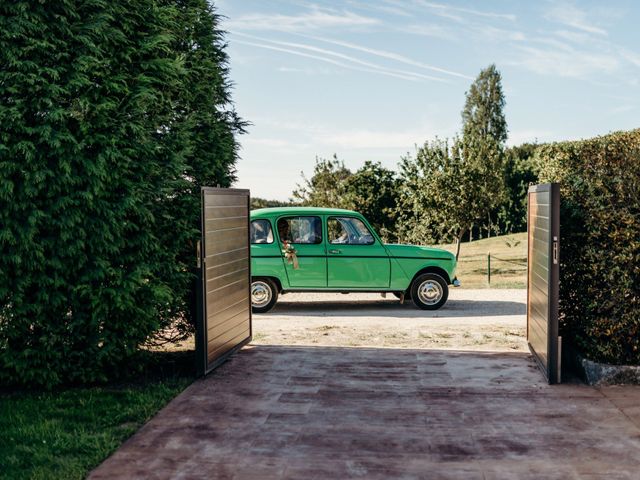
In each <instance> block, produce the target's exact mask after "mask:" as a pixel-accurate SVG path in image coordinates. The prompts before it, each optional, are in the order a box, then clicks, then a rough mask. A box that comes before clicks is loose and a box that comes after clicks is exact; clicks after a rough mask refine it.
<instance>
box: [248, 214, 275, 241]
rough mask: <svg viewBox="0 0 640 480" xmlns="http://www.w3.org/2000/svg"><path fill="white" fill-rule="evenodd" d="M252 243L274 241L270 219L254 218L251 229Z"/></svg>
mask: <svg viewBox="0 0 640 480" xmlns="http://www.w3.org/2000/svg"><path fill="white" fill-rule="evenodd" d="M249 235H250V238H251V243H257V244H259V243H273V230H271V222H270V221H269V220H253V221H252V222H251V228H250V231H249Z"/></svg>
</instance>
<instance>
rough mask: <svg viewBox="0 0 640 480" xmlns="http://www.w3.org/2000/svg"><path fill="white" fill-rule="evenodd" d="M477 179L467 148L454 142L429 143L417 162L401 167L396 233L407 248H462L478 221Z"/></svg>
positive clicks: (408, 160) (405, 162) (412, 160)
mask: <svg viewBox="0 0 640 480" xmlns="http://www.w3.org/2000/svg"><path fill="white" fill-rule="evenodd" d="M475 175H477V173H476V172H475V171H473V170H468V169H467V168H466V164H465V161H464V158H463V156H462V143H461V141H460V139H458V138H455V139H453V141H452V142H451V144H450V143H449V141H447V140H441V139H436V140H434V141H432V142H427V143H425V144H424V145H423V146H422V147H420V148H419V149H418V151H417V152H416V155H415V158H414V157H410V156H407V157H405V158H403V159H402V161H401V163H400V187H399V194H398V206H397V212H398V213H397V215H398V221H397V231H398V237H399V239H400V240H401V241H402V242H408V243H415V244H422V245H424V244H433V243H440V242H449V241H453V240H455V241H457V243H458V251H457V253H456V258H457V256H458V255H459V253H460V242H461V239H462V236H463V235H464V233H465V232H466V230H467V229H468V228H469V225H470V224H471V223H472V222H473V221H474V220H475V219H476V213H475V212H476V211H477V202H478V197H477V196H476V195H475V189H474V185H475V184H477V183H478V181H479V179H478V178H477V177H475Z"/></svg>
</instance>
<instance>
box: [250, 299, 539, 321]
mask: <svg viewBox="0 0 640 480" xmlns="http://www.w3.org/2000/svg"><path fill="white" fill-rule="evenodd" d="M281 298H282V300H279V301H278V303H276V306H275V307H274V308H273V310H271V311H270V312H269V313H267V314H261V315H260V316H264V317H269V316H292V317H295V316H301V317H309V316H313V317H317V316H323V317H343V316H350V317H404V318H446V317H452V318H453V317H479V316H505V315H526V313H527V307H526V305H525V304H524V303H521V302H510V301H495V300H449V301H447V303H446V305H445V306H444V307H442V308H441V309H440V310H434V311H431V310H420V309H419V308H418V307H416V306H415V305H414V304H413V303H412V302H411V300H408V301H405V303H404V304H402V305H401V304H400V302H399V300H396V299H381V300H356V301H353V302H349V301H287V297H286V295H284V296H282V297H281Z"/></svg>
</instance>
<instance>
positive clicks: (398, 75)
mask: <svg viewBox="0 0 640 480" xmlns="http://www.w3.org/2000/svg"><path fill="white" fill-rule="evenodd" d="M236 43H240V44H242V45H248V46H252V47H258V48H263V49H266V50H273V51H276V52H283V53H289V54H291V55H296V56H299V57H305V58H311V59H313V60H318V61H321V62H325V63H330V64H332V65H336V66H338V67H342V68H347V69H349V70H357V71H360V72H368V73H377V74H380V75H386V76H389V77H395V78H401V79H403V80H410V81H414V82H415V81H418V80H420V79H421V78H424V79H427V78H429V77H427V76H426V75H420V74H417V73H416V74H413V73H407V74H405V73H402V72H396V71H392V70H387V69H382V68H368V67H359V66H357V65H354V64H353V63H345V62H341V61H338V60H333V59H332V58H327V57H323V56H321V55H316V54H312V53H306V52H301V51H299V50H294V49H292V48H284V47H280V46H277V45H267V44H265V43H257V42H248V41H245V40H236ZM429 79H431V78H429ZM440 80H441V79H440ZM441 81H442V80H441Z"/></svg>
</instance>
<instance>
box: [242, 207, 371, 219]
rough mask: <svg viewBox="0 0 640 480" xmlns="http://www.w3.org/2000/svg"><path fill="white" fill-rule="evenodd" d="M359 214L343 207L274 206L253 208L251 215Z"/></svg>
mask: <svg viewBox="0 0 640 480" xmlns="http://www.w3.org/2000/svg"><path fill="white" fill-rule="evenodd" d="M310 214H315V215H331V214H333V215H354V214H355V215H359V213H357V212H354V211H353V210H344V209H342V208H324V207H272V208H259V209H257V210H252V211H251V214H250V216H251V217H252V218H254V217H273V216H277V215H310Z"/></svg>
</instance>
